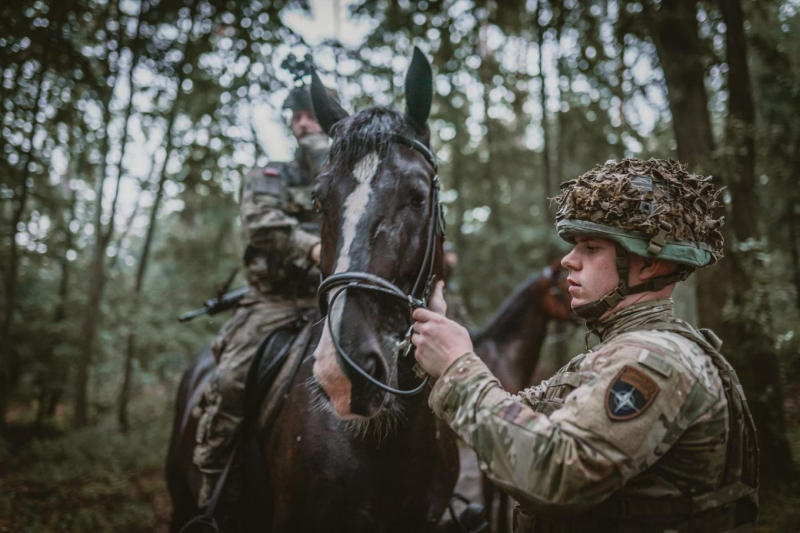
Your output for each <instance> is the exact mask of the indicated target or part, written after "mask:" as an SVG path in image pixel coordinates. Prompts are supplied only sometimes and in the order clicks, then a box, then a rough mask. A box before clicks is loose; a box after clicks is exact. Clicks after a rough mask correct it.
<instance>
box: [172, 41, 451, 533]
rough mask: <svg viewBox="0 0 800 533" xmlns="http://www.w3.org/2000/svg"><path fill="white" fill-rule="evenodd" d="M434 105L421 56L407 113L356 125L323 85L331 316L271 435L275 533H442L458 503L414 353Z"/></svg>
mask: <svg viewBox="0 0 800 533" xmlns="http://www.w3.org/2000/svg"><path fill="white" fill-rule="evenodd" d="M431 96H432V74H431V70H430V65H429V64H428V62H427V60H426V59H425V58H424V56H422V54H421V53H419V51H416V50H415V53H414V58H413V60H412V63H411V66H410V68H409V72H408V74H407V78H406V100H407V111H406V112H405V113H400V112H397V111H393V110H390V109H386V108H383V107H373V108H370V109H367V110H365V111H362V112H360V113H358V114H356V115H354V116H352V117H350V116H348V115H347V113H346V112H345V111H344V110H343V109H342V108H341V107H340V106H339V105H338V103H336V102H335V101H334V100H333V99H332V98H331V97H330V96H329V95H328V93H327V91H325V90H324V88H323V87H322V84H321V83H320V82H319V79H318V78H317V77H316V75H314V76H313V82H312V100H313V103H314V109H315V111H316V114H317V118H318V120H319V122H320V124H321V125H322V126H323V128H324V129H325V131H326V132H328V133H329V134H330V135H331V137H332V139H333V144H332V147H331V152H330V158H329V162H328V164H327V166H326V167H325V169H324V170H323V172H322V174H321V175H320V176H319V178H318V183H317V184H316V186H315V191H314V195H315V198H316V201H317V202H318V207H319V210H320V213H321V218H322V254H321V266H320V269H321V271H322V273H323V276H324V278H325V280H324V281H323V283H322V285H321V288H320V294H321V302H320V303H321V306H322V308H323V309H325V310H326V311H328V316H327V318H326V319H325V320H324V321H323V322H322V323H318V324H317V325H316V327H315V328H314V330H313V331H312V333H311V338H312V340H311V342H310V344H309V348H308V349H307V350H306V352H307V353H309V354H310V353H311V352H313V355H312V356H310V357H307V358H306V359H305V360H304V362H303V363H302V364H301V365H300V367H299V370H298V371H297V374H296V376H294V378H293V380H292V381H291V386H290V387H289V388H288V391H287V393H286V395H285V400H284V401H283V403H282V406H281V409H280V411H279V412H278V414H277V416H276V418H274V421H273V423H272V426H271V428H272V429H271V431H266V430H265V429H264V428H261V430H260V431H259V432H258V433H259V434H258V437H259V438H258V442H259V447H260V451H261V456H262V457H263V459H264V461H265V462H266V468H265V472H264V475H265V477H266V482H267V484H268V485H269V487H270V491H269V493H266V494H258V495H257V497H256V498H255V501H256V503H255V504H254V505H260V506H261V507H263V508H264V509H267V510H268V514H269V523H270V524H271V527H270V528H269V529H267V531H273V532H299V533H301V532H318V531H329V532H339V531H341V532H386V533H393V532H397V533H400V532H403V533H405V532H409V531H414V532H426V531H429V532H432V531H436V530H437V529H438V527H439V526H438V524H439V520H440V518H441V517H442V514H443V512H444V510H445V509H446V507H447V504H448V501H449V499H450V497H451V495H452V491H453V486H454V485H455V480H456V477H457V473H458V455H457V451H456V446H455V440H454V435H453V434H452V432H451V431H450V430H449V428H447V426H446V424H444V423H443V422H441V421H439V420H437V419H436V418H435V416H434V415H433V413H432V412H431V410H430V409H429V408H428V405H427V398H428V393H429V390H430V388H429V387H427V386H422V387H420V384H421V380H420V378H419V377H418V376H417V375H416V373H415V372H414V370H413V366H414V358H413V355H411V354H409V353H408V351H409V350H408V346H409V335H408V334H407V332H408V329H409V326H410V312H411V310H412V308H413V306H417V305H421V304H422V303H423V302H424V301H425V300H426V298H427V296H428V295H429V293H430V287H431V286H432V284H433V283H435V281H436V279H438V278H439V277H440V275H441V268H442V265H441V263H442V261H441V259H442V239H443V231H442V227H441V212H440V206H439V201H438V178H437V175H436V160H435V157H434V156H433V155H432V153H431V152H430V149H429V148H428V143H429V133H428V127H427V119H428V114H429V112H430V104H431ZM301 336H302V335H301ZM197 374H198V372H197V371H191V370H190V371H189V372H187V373H186V377H185V379H184V383H182V387H181V397H180V398H179V402H178V404H179V408H180V407H181V406H182V405H183V406H184V407H185V406H186V405H187V402H188V401H189V400H187V398H190V397H191V391H192V388H193V385H196V384H197V383H200V382H201V381H202V380H201V379H199V377H198V375H197ZM417 389H419V393H418V394H412V393H413V392H415V391H416V390H417ZM178 418H180V416H179V417H178ZM190 418H192V419H191V420H189V421H188V423H186V424H184V425H185V426H186V429H185V431H184V435H173V445H172V449H174V450H175V453H174V454H173V453H172V452H171V457H173V455H174V457H173V459H174V460H173V461H172V462H173V463H176V464H174V465H173V469H172V470H171V474H170V475H171V476H172V477H173V478H178V479H177V480H176V481H172V482H171V483H170V489H171V492H172V493H173V494H172V495H173V502H174V503H175V505H176V515H177V514H181V513H182V517H183V516H186V514H189V516H190V515H191V510H190V511H189V512H188V513H187V512H186V511H185V510H180V509H178V507H179V506H181V505H185V506H189V507H191V505H193V502H192V501H191V500H192V498H191V494H190V491H189V490H188V488H189V486H190V484H189V483H185V482H184V483H181V480H186V479H188V478H190V477H191V476H193V475H195V474H194V473H193V472H192V470H193V467H192V465H191V462H190V459H189V458H190V457H191V448H192V446H193V443H192V439H191V434H192V430H193V428H194V427H195V426H196V420H194V419H193V417H190ZM262 418H263V416H262ZM180 427H181V424H178V422H177V421H176V429H180ZM246 470H247V464H246ZM245 473H246V474H248V473H249V474H252V472H247V471H246V472H245ZM173 487H174V490H173ZM247 490H248V488H247V487H245V491H247ZM245 496H246V497H248V498H250V501H253V494H246V495H245ZM176 522H179V520H177V519H176Z"/></svg>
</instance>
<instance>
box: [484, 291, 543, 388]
mask: <svg viewBox="0 0 800 533" xmlns="http://www.w3.org/2000/svg"><path fill="white" fill-rule="evenodd" d="M526 302H527V305H526V306H524V307H523V308H522V309H520V310H519V311H518V313H519V314H520V315H522V316H508V317H505V320H504V321H503V322H500V323H495V324H493V325H492V329H491V331H487V332H486V333H484V334H481V335H480V337H479V338H477V339H476V343H475V352H476V353H477V354H478V355H479V356H480V357H481V358H483V359H484V362H486V364H487V365H489V368H490V369H491V370H493V371H495V369H502V371H503V372H508V371H509V369H511V368H513V373H514V374H515V375H514V376H498V377H500V378H501V381H503V378H504V377H505V378H506V380H512V379H513V381H516V382H518V383H521V384H527V383H528V382H529V380H530V378H531V377H532V376H533V373H534V371H535V370H536V366H537V364H538V363H539V355H540V353H541V350H542V345H543V343H544V338H545V336H546V334H547V322H548V320H549V317H548V316H547V314H546V313H545V311H544V309H543V306H542V305H541V298H540V297H538V295H537V297H536V298H529V299H527V300H526ZM499 359H502V360H504V361H502V362H501V361H499ZM504 385H505V383H504ZM513 388H516V387H513Z"/></svg>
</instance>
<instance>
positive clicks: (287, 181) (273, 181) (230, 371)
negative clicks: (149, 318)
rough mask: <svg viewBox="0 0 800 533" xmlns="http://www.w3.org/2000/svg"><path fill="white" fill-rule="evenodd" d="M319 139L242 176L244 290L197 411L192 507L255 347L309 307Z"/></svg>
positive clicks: (221, 457) (235, 422)
mask: <svg viewBox="0 0 800 533" xmlns="http://www.w3.org/2000/svg"><path fill="white" fill-rule="evenodd" d="M327 142H328V141H327V137H325V136H308V137H305V138H303V139H301V140H300V148H299V149H298V151H297V156H296V158H295V160H294V161H291V162H288V163H271V164H270V165H268V166H267V167H266V168H265V169H254V170H252V171H250V172H249V173H248V174H247V175H246V176H245V178H244V180H243V182H242V195H241V216H242V225H243V226H244V229H245V232H246V234H247V239H248V242H249V243H250V245H249V247H248V252H247V253H246V254H245V264H246V267H247V280H248V282H249V283H250V286H251V289H250V290H249V291H248V292H247V294H246V295H245V297H244V298H243V299H242V300H241V302H240V305H239V308H238V309H237V311H236V314H235V315H234V317H233V318H232V319H231V320H229V321H228V322H227V323H226V324H225V326H224V327H223V328H222V331H221V332H220V333H219V335H218V336H217V338H216V340H215V341H214V344H213V346H212V350H213V352H214V357H215V358H216V360H217V367H216V369H215V370H214V373H213V374H212V376H211V378H210V379H209V382H208V384H207V385H206V389H205V390H204V392H203V395H202V398H201V401H200V404H199V406H198V407H197V409H198V410H199V411H200V412H201V415H200V422H199V425H198V428H197V446H196V447H195V450H194V457H193V459H194V463H195V465H196V466H197V467H198V468H199V469H200V471H201V472H202V473H203V483H202V485H201V489H200V494H199V497H198V505H199V506H200V507H201V508H203V507H205V506H206V505H208V500H209V498H210V496H211V493H212V491H213V488H214V485H215V483H216V480H217V479H218V477H219V474H220V473H221V472H222V470H223V469H224V467H225V464H226V462H227V461H228V458H229V457H230V454H231V452H232V451H233V450H232V445H233V441H234V437H235V435H236V431H237V429H238V428H239V426H240V425H241V422H242V416H243V414H244V388H245V382H246V380H247V372H248V370H249V368H250V363H251V362H252V359H253V356H254V355H255V351H256V348H257V347H258V345H259V343H260V342H261V339H263V338H264V337H265V336H266V335H267V334H268V333H269V332H270V331H272V330H273V329H275V328H278V327H281V326H283V325H286V324H288V323H291V322H293V321H294V320H296V319H297V318H299V317H300V316H301V315H302V314H303V313H304V312H305V311H306V310H308V309H311V308H313V307H316V305H317V303H316V299H315V297H314V296H315V294H316V290H317V286H318V285H319V271H318V270H317V268H316V267H315V266H314V265H313V263H312V261H311V259H310V257H309V255H310V253H311V250H312V248H313V247H314V246H315V245H316V244H317V243H319V240H320V239H319V227H318V225H317V224H316V219H317V215H316V212H315V210H314V208H313V205H312V200H311V188H312V185H313V177H314V176H315V175H316V172H317V171H318V170H319V166H317V165H319V164H320V161H323V160H324V157H325V154H326V152H327ZM239 475H240V472H239V471H238V469H233V470H232V471H231V474H230V478H229V480H228V482H227V483H226V491H225V497H226V498H228V499H235V498H237V497H238V494H237V490H238V488H239V483H238V479H237V478H238V477H239Z"/></svg>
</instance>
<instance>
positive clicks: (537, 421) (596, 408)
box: [429, 344, 710, 511]
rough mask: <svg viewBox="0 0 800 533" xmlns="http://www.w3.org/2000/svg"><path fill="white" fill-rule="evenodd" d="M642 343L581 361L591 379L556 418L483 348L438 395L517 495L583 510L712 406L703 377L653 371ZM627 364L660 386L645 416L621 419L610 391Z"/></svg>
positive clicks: (442, 382)
mask: <svg viewBox="0 0 800 533" xmlns="http://www.w3.org/2000/svg"><path fill="white" fill-rule="evenodd" d="M643 351H644V352H646V351H647V348H644V347H642V346H641V345H620V344H617V345H613V344H609V345H608V346H607V347H604V348H603V349H601V350H598V351H597V352H595V354H593V355H595V356H594V357H592V358H591V360H588V361H586V362H585V363H583V364H582V367H581V372H582V373H587V374H585V376H586V378H587V379H584V382H583V384H582V385H581V386H579V387H578V388H576V389H575V390H574V391H572V392H571V393H570V394H569V395H568V396H567V398H566V401H565V403H564V406H563V407H562V408H561V409H559V410H558V411H555V412H554V413H553V414H551V415H550V416H549V417H548V416H546V415H544V414H542V413H538V412H535V411H534V410H533V409H531V408H530V407H529V405H528V404H529V403H530V402H528V401H525V400H522V401H521V399H520V397H515V396H511V395H510V394H508V393H506V392H505V391H504V390H503V389H502V388H501V387H500V384H499V382H498V381H497V379H496V378H495V377H494V376H493V375H492V374H491V372H489V370H488V368H487V367H486V365H485V364H484V363H483V362H482V361H481V360H480V359H479V358H478V357H477V356H476V355H474V354H468V355H465V356H462V357H461V358H460V359H458V360H457V361H456V362H455V363H453V364H452V365H451V366H450V368H448V370H447V371H446V372H445V373H444V375H442V376H441V377H440V379H439V380H438V381H437V383H436V385H435V387H434V389H433V391H432V392H431V396H430V399H429V402H430V405H431V407H432V408H433V410H434V412H435V413H436V414H437V415H438V416H440V417H441V418H443V419H444V420H445V421H447V423H448V424H449V425H450V426H451V427H452V428H453V429H454V430H455V431H456V433H457V434H458V435H459V436H460V437H461V438H462V439H464V441H466V442H467V443H468V444H469V445H470V446H472V447H473V448H474V449H475V451H476V452H477V455H478V457H479V459H480V464H481V468H482V469H483V470H484V472H485V473H486V474H487V475H488V476H489V477H490V478H491V479H492V480H493V481H494V482H495V483H497V484H499V485H500V486H501V487H503V488H505V489H506V490H507V491H509V492H510V493H511V494H512V495H514V496H515V497H516V498H517V499H518V500H520V501H522V502H525V503H526V505H527V506H528V507H531V508H533V509H539V510H544V511H547V510H550V511H554V510H555V511H573V510H581V509H583V508H587V507H590V506H592V505H595V504H598V503H600V502H601V501H602V500H604V499H605V498H606V497H608V496H609V495H610V494H612V493H613V492H614V491H616V490H618V489H620V488H621V487H622V486H623V485H624V484H625V483H626V482H627V481H628V480H629V479H631V478H632V477H633V476H635V475H636V474H638V473H640V472H642V471H643V470H645V469H646V468H647V467H649V466H650V465H652V464H653V463H654V462H655V461H656V460H657V459H658V458H659V457H660V456H661V455H662V454H663V453H665V452H666V451H667V450H668V449H669V448H670V447H671V446H672V445H673V444H674V443H675V442H676V441H677V439H678V437H679V436H680V435H681V434H682V432H683V431H684V430H685V429H686V427H688V425H689V424H690V423H692V422H694V421H695V420H697V419H698V418H699V417H700V416H702V413H703V412H704V410H706V411H707V410H708V405H707V404H708V403H709V401H710V400H709V396H707V395H704V394H700V393H698V390H697V389H698V388H699V387H700V385H699V384H698V383H697V380H694V379H691V378H690V376H689V375H688V374H687V373H686V372H682V371H678V370H676V371H674V372H671V373H670V374H669V377H665V376H664V375H662V374H659V373H657V372H653V371H652V370H650V369H649V368H647V367H645V366H642V365H641V364H639V363H638V360H639V358H640V357H641V356H642V353H643ZM626 366H633V367H635V368H637V371H641V372H644V373H645V374H646V375H647V376H648V377H649V378H650V379H651V380H652V382H654V383H655V384H656V385H657V387H658V389H659V390H658V392H657V393H656V394H655V396H654V397H653V400H652V403H651V404H650V405H648V406H647V408H646V409H643V410H642V411H641V414H640V415H639V416H636V417H634V418H631V419H629V420H624V421H614V420H611V419H610V416H609V414H607V411H606V402H607V396H606V395H607V392H608V390H609V387H611V386H612V385H613V384H614V383H615V382H616V380H617V377H618V375H619V373H620V372H621V371H622V369H623V368H625V367H626ZM690 402H691V403H690ZM704 402H705V403H704ZM692 417H693V418H694V419H692Z"/></svg>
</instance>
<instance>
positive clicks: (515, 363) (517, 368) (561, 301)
mask: <svg viewBox="0 0 800 533" xmlns="http://www.w3.org/2000/svg"><path fill="white" fill-rule="evenodd" d="M570 300H571V298H570V296H569V291H568V290H567V271H566V270H565V269H564V268H562V267H561V264H560V263H559V262H558V261H555V262H554V263H553V264H552V265H550V266H549V267H546V268H545V269H543V270H542V271H541V272H539V273H538V274H536V275H534V276H531V277H530V278H528V279H527V280H525V281H524V282H522V283H521V284H520V285H519V286H518V287H517V289H516V290H515V291H514V292H513V293H512V294H511V295H510V296H509V297H508V298H506V299H505V301H504V302H503V304H502V305H501V306H500V309H499V310H498V311H497V312H496V313H495V314H494V316H493V317H492V319H491V320H490V321H489V323H488V324H487V325H486V326H485V327H484V328H483V329H482V330H480V331H478V332H476V333H473V334H472V342H473V344H474V347H475V353H476V354H478V357H480V358H481V359H482V360H483V361H484V362H485V363H486V365H487V366H488V367H489V369H490V370H491V371H492V373H493V374H494V375H495V376H497V379H499V380H500V384H501V385H503V388H504V389H506V390H507V391H508V392H511V393H517V392H519V391H521V390H523V389H526V388H528V387H531V386H533V385H535V384H536V383H534V375H535V371H536V367H537V365H538V364H539V357H540V355H541V351H542V345H543V343H544V339H545V336H546V335H547V324H548V322H550V321H551V320H556V321H561V322H568V321H569V322H571V321H573V315H572V312H571V308H570ZM482 485H483V498H484V505H485V508H486V513H487V519H488V521H489V524H490V526H491V531H493V532H495V533H501V532H505V531H508V528H509V524H510V514H509V510H510V507H509V499H508V495H507V494H506V493H505V492H503V491H502V490H498V489H497V488H496V487H495V486H494V484H492V482H491V481H489V479H488V478H487V477H486V476H483V477H482Z"/></svg>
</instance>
